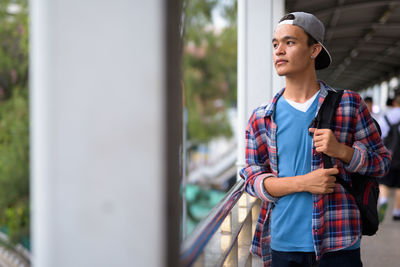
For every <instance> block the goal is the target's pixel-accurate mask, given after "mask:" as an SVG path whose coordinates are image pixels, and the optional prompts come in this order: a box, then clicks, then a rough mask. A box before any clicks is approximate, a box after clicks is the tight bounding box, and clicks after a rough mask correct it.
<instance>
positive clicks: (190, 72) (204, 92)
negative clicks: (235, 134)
mask: <svg viewBox="0 0 400 267" xmlns="http://www.w3.org/2000/svg"><path fill="white" fill-rule="evenodd" d="M216 8H218V9H220V10H221V11H222V15H223V16H224V18H225V19H226V21H227V22H228V25H227V27H225V28H223V29H219V30H218V29H217V30H216V29H214V28H213V27H212V12H213V10H215V9H216ZM236 29H237V27H236V2H235V1H231V2H229V3H225V4H221V3H219V2H218V1H216V0H184V1H183V18H182V37H183V64H182V66H183V70H182V73H183V86H184V90H185V102H186V106H187V110H188V115H189V116H188V117H189V119H188V138H189V140H190V141H192V142H195V143H200V142H207V141H209V140H210V139H212V138H213V137H216V136H220V135H223V136H231V135H232V131H231V128H230V125H229V123H228V120H227V114H226V110H227V108H229V107H231V106H233V105H235V103H236V66H237V65H236V59H237V56H236V54H237V53H236V51H237V41H236V40H237V34H236V32H237V30H236Z"/></svg>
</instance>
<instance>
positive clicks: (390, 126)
mask: <svg viewBox="0 0 400 267" xmlns="http://www.w3.org/2000/svg"><path fill="white" fill-rule="evenodd" d="M383 118H385V121H386V123H387V125H388V126H389V128H392V124H391V123H390V121H389V119H388V117H387V116H386V115H385V116H383Z"/></svg>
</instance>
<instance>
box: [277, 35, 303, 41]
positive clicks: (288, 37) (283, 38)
mask: <svg viewBox="0 0 400 267" xmlns="http://www.w3.org/2000/svg"><path fill="white" fill-rule="evenodd" d="M289 39H291V40H297V38H296V37H294V36H290V35H287V36H284V37H282V38H281V40H289ZM276 41H278V39H276V38H273V39H272V42H276Z"/></svg>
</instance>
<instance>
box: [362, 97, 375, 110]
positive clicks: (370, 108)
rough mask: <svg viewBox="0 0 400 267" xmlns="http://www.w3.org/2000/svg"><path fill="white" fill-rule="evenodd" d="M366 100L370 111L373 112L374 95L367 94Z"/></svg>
mask: <svg viewBox="0 0 400 267" xmlns="http://www.w3.org/2000/svg"><path fill="white" fill-rule="evenodd" d="M364 102H365V104H366V105H367V108H368V110H369V113H371V114H372V106H373V101H372V97H370V96H367V97H365V98H364Z"/></svg>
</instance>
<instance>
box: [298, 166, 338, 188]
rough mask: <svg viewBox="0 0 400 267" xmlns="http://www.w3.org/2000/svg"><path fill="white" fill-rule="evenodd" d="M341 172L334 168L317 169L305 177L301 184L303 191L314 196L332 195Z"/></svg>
mask: <svg viewBox="0 0 400 267" xmlns="http://www.w3.org/2000/svg"><path fill="white" fill-rule="evenodd" d="M338 173H339V170H338V169H337V168H336V167H334V168H331V169H317V170H315V171H312V172H309V173H307V174H305V175H303V176H302V177H301V178H302V179H301V182H302V184H303V191H308V192H310V193H312V194H327V193H332V192H333V191H334V189H335V186H336V184H335V181H336V177H335V176H334V175H336V174H338Z"/></svg>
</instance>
